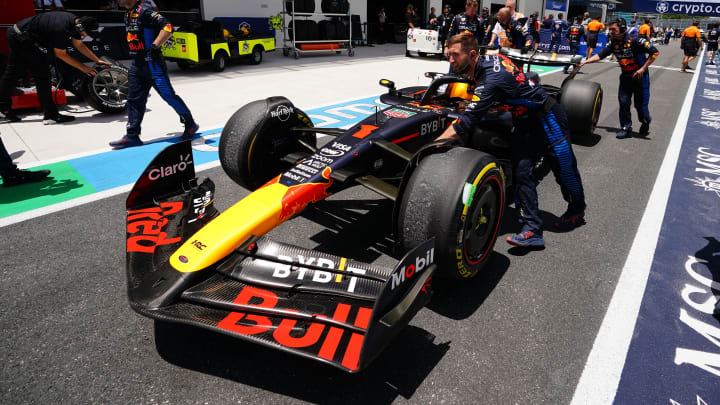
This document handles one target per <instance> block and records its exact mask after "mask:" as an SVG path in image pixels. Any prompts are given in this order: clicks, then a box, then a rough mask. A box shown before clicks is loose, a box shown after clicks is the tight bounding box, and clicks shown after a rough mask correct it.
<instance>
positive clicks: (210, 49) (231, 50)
mask: <svg viewBox="0 0 720 405" xmlns="http://www.w3.org/2000/svg"><path fill="white" fill-rule="evenodd" d="M274 50H275V37H274V36H256V35H253V33H252V27H251V25H250V24H245V25H243V24H240V25H238V27H237V30H233V31H232V32H230V31H228V30H226V29H224V28H223V24H222V23H221V22H219V21H199V22H198V21H189V22H186V23H184V24H183V25H182V27H181V28H180V29H179V30H177V31H176V32H173V34H172V36H171V37H170V39H169V40H168V41H167V42H166V43H165V44H164V45H163V55H164V56H165V58H167V59H168V60H170V61H174V62H177V64H178V66H179V67H180V69H183V70H185V69H188V68H190V66H192V65H200V64H208V63H210V64H212V68H213V70H215V71H216V72H222V71H223V70H225V67H226V66H227V64H228V62H229V61H230V60H231V59H245V60H248V61H249V62H250V63H251V64H253V65H257V64H260V63H261V62H262V59H263V53H264V52H268V51H274Z"/></svg>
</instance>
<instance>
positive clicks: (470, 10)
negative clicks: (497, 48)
mask: <svg viewBox="0 0 720 405" xmlns="http://www.w3.org/2000/svg"><path fill="white" fill-rule="evenodd" d="M478 7H479V3H478V1H477V0H467V2H466V3H465V12H464V13H460V14H458V15H456V16H455V18H453V20H452V22H451V23H450V29H449V30H448V33H447V38H448V39H450V37H452V36H453V35H457V34H460V33H464V32H469V33H470V34H473V36H474V37H475V39H477V40H478V42H479V41H480V39H481V38H482V36H483V35H484V31H483V30H482V28H484V24H483V19H482V17H480V16H478V14H477V11H478ZM447 52H448V48H447V40H446V41H445V47H444V49H443V55H445V57H447V56H448V55H447Z"/></svg>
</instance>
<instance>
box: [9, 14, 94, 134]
mask: <svg viewBox="0 0 720 405" xmlns="http://www.w3.org/2000/svg"><path fill="white" fill-rule="evenodd" d="M88 35H90V36H92V37H93V38H96V37H98V36H99V35H100V32H99V30H98V22H97V20H96V19H95V18H94V17H87V16H86V17H78V16H76V15H75V14H71V13H67V12H64V11H51V12H47V13H42V14H38V15H36V16H33V17H28V18H26V19H24V20H22V21H19V22H18V23H17V24H15V25H13V26H11V27H10V28H8V30H7V41H8V45H9V47H10V53H9V55H8V64H7V67H6V69H5V72H4V73H3V75H2V79H0V118H5V119H7V120H9V121H12V122H17V121H20V119H21V118H20V117H19V116H17V115H16V114H15V113H14V112H13V111H12V109H11V104H12V98H11V96H12V92H13V90H14V89H15V83H16V80H17V78H18V77H19V76H20V75H22V74H25V70H26V69H28V70H30V73H32V75H33V78H34V79H35V85H36V87H37V96H38V101H39V102H40V105H41V106H42V108H43V112H44V116H43V124H45V125H49V124H57V123H64V122H70V121H73V120H74V119H75V117H73V116H69V115H61V114H60V113H59V112H58V110H57V107H56V106H55V103H54V102H53V99H52V87H51V83H50V79H51V76H50V64H52V63H53V62H54V61H55V58H58V59H60V60H61V61H63V62H65V63H67V64H68V65H70V66H72V67H74V68H75V69H78V70H79V71H81V72H83V73H84V74H86V75H89V76H94V75H95V74H97V72H96V71H95V69H93V68H91V67H89V66H86V65H84V64H82V63H81V62H80V61H78V60H76V59H75V58H73V57H72V56H70V55H68V53H67V48H69V47H70V46H72V47H73V48H75V49H77V50H78V51H79V52H80V53H82V54H83V55H84V56H85V57H87V58H88V59H90V60H91V61H93V62H95V63H101V64H107V62H104V61H102V60H100V59H99V58H98V57H97V56H96V55H95V54H94V53H93V52H92V51H91V50H90V49H88V47H87V46H85V44H84V43H83V41H82V39H83V37H85V36H88Z"/></svg>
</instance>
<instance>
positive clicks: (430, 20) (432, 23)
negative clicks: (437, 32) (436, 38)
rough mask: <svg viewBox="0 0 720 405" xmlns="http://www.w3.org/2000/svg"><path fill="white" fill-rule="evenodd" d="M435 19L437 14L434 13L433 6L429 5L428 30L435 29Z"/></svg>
mask: <svg viewBox="0 0 720 405" xmlns="http://www.w3.org/2000/svg"><path fill="white" fill-rule="evenodd" d="M436 21H437V14H435V7H430V15H429V16H428V23H427V27H428V29H429V30H431V29H437V27H436V24H435V22H436Z"/></svg>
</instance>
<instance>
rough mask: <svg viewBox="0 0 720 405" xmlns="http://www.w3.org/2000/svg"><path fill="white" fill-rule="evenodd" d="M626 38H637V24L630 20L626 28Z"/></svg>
mask: <svg viewBox="0 0 720 405" xmlns="http://www.w3.org/2000/svg"><path fill="white" fill-rule="evenodd" d="M627 33H628V36H630V38H635V37H637V36H638V27H637V22H636V21H635V20H630V26H628V32H627Z"/></svg>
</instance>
